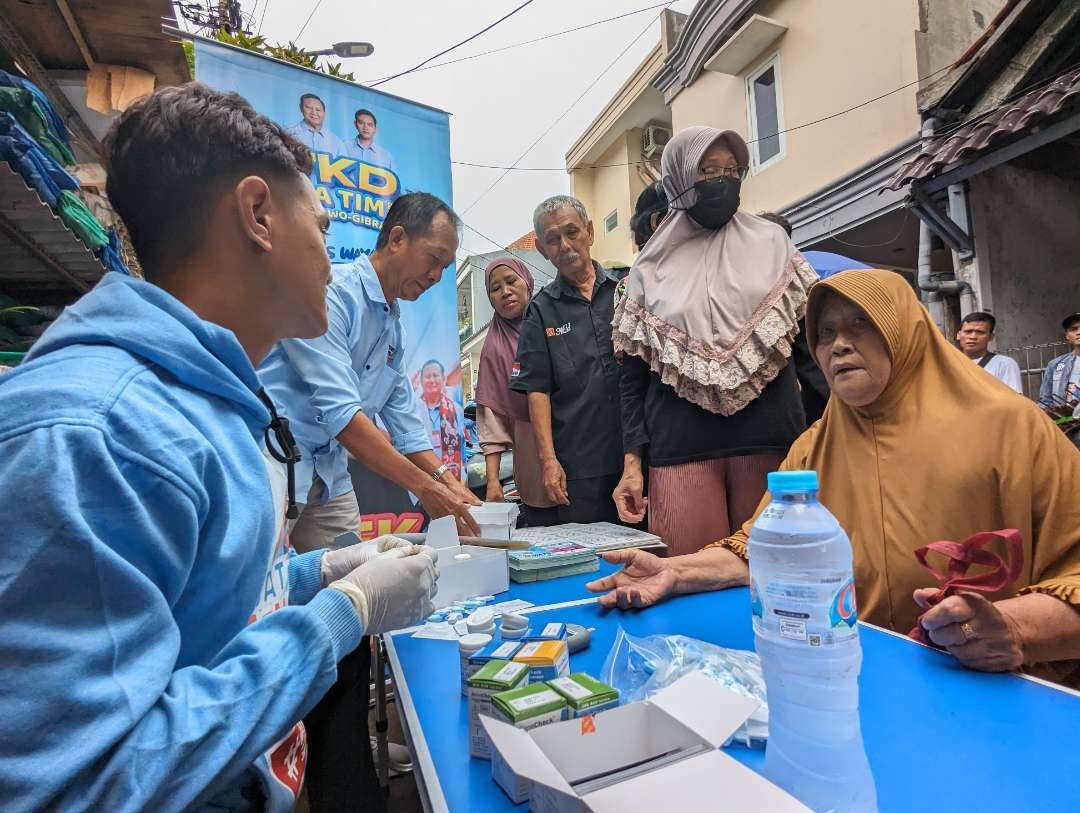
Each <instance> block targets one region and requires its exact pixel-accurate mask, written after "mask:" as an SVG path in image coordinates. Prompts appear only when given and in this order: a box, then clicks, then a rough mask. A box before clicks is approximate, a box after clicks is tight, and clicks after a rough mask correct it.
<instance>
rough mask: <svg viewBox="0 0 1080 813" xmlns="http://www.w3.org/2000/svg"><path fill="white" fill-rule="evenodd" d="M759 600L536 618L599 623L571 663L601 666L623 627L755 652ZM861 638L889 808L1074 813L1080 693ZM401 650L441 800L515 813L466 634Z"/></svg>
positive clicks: (730, 598)
mask: <svg viewBox="0 0 1080 813" xmlns="http://www.w3.org/2000/svg"><path fill="white" fill-rule="evenodd" d="M579 596H580V594H578V597H579ZM574 597H575V596H570V597H569V598H567V599H561V600H570V599H572V598H574ZM528 598H529V600H530V601H533V600H535V599H533V598H532V597H528ZM748 601H749V600H748V597H747V595H746V590H745V589H738V590H727V591H723V592H718V593H705V594H701V595H696V596H682V597H679V598H676V599H674V600H672V601H669V602H667V603H665V604H663V605H660V606H658V607H654V608H651V609H648V610H644V611H640V612H626V613H621V612H605V611H603V610H602V609H601V608H600V607H599V606H598V605H596V604H586V605H581V606H576V607H566V608H562V609H558V610H549V611H540V612H537V613H535V614H534V615H533V618H534V619H535V620H536V622H537V623H543V622H546V621H553V620H559V621H565V622H572V623H578V624H582V625H584V626H587V627H594V628H595V632H594V633H593V641H592V646H591V647H590V648H589V649H587V650H585V651H583V652H580V653H578V654H576V655H574V656H572V663H571V668H572V669H573V670H574V671H585V672H590V673H592V674H598V673H599V672H600V669H601V666H602V665H603V662H604V659H605V658H606V656H607V653H608V650H609V649H610V648H611V645H612V643H613V641H614V638H615V635H616V633H617V630H618V627H619V625H620V624H621V625H622V626H623V628H624V629H625V630H626V631H627V632H628V633H631V634H633V635H653V634H674V633H680V634H683V635H689V636H691V637H694V638H700V639H702V640H705V641H710V642H712V643H715V644H718V645H721V646H728V647H736V648H741V649H752V648H753V634H752V630H751V626H750V614H749V604H748ZM538 603H539V602H538ZM860 640H861V642H862V647H863V653H864V658H863V669H862V674H861V677H860V680H859V685H860V716H861V718H862V729H863V737H864V740H865V742H866V749H867V755H868V757H869V760H870V765H871V767H872V769H873V771H874V778H875V781H876V784H877V793H878V804H879V810H880V811H881V813H893V812H894V811H895V813H901V811H905V812H906V811H911V810H917V809H920V808H923V807H926V806H934V807H940V808H941V809H943V810H951V809H964V810H978V811H981V812H985V811H999V810H1000V811H1014V810H1020V809H1023V810H1026V811H1033V810H1065V809H1074V808H1075V805H1076V800H1077V799H1078V798H1080V771H1078V770H1076V766H1077V756H1076V748H1075V732H1076V731H1077V730H1080V698H1078V697H1076V696H1075V695H1073V694H1070V693H1067V692H1063V691H1060V690H1058V689H1054V688H1051V687H1048V686H1045V685H1042V684H1039V683H1036V682H1034V681H1030V680H1025V679H1023V678H1019V677H1016V676H1012V675H986V674H980V673H976V672H971V671H968V670H965V669H962V668H961V667H959V666H958V665H957V664H956V662H955V661H954V660H953V659H952V658H951V657H949V656H948V655H945V654H942V653H940V652H937V651H935V650H931V649H929V648H926V647H922V646H919V645H917V644H914V643H912V642H910V641H908V640H906V639H904V638H901V637H898V636H895V635H892V634H890V633H887V632H884V631H881V630H878V629H876V628H873V627H866V626H863V627H861V628H860ZM391 649H392V659H393V661H394V663H395V669H396V680H397V681H398V686H399V694H398V699H399V702H401V703H402V710H403V712H404V713H405V715H406V722H407V725H408V726H409V729H410V735H411V737H412V740H413V744H414V747H416V748H417V750H418V752H419V753H421V754H424V753H426V754H430V762H428V764H427V765H426V770H425V764H424V763H425V762H426V759H425V758H423V757H421V759H420V764H419V769H420V770H421V771H422V772H423V774H424V775H423V776H422V779H423V781H424V784H425V786H426V787H427V788H428V792H429V794H430V796H431V798H432V802H433V809H435V810H444V809H446V810H450V811H454V812H455V813H457V812H458V811H473V812H474V813H483V811H496V810H511V809H514V806H513V805H511V804H510V802H509V800H508V799H507V798H506V796H504V795H503V793H502V791H501V790H500V789H499V788H498V786H497V785H495V784H494V783H493V782H492V780H491V765H490V763H489V762H487V761H483V760H476V759H470V757H469V750H468V739H467V727H468V712H467V708H466V704H465V702H464V699H463V698H462V697H461V695H460V694H459V690H458V668H459V667H458V659H457V647H456V646H455V645H454V643H453V642H447V641H432V640H425V639H415V638H410V637H409V636H408V635H407V634H401V635H396V636H394V637H393V639H392V642H391ZM728 753H730V754H731V755H733V756H734V757H736V758H737V759H739V760H740V761H742V762H744V763H746V764H747V765H748V766H750V767H751V768H754V769H755V770H760V768H761V767H762V766H763V765H764V752H761V751H750V750H748V749H744V748H739V747H735V748H731V749H728ZM440 799H444V800H445V806H443V805H442V804H440V803H439V800H440ZM526 808H527V805H522V806H521V809H526Z"/></svg>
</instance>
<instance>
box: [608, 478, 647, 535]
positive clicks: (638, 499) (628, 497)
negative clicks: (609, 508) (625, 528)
mask: <svg viewBox="0 0 1080 813" xmlns="http://www.w3.org/2000/svg"><path fill="white" fill-rule="evenodd" d="M644 493H645V478H644V477H643V476H642V474H641V472H640V471H631V470H624V471H623V476H622V479H621V480H619V485H617V486H616V487H615V491H614V492H612V495H611V497H612V499H614V500H615V507H616V508H617V509H618V511H619V519H621V520H622V521H623V522H629V523H631V524H634V525H636V524H637V523H639V522H641V521H642V520H643V519H645V509H646V508H648V507H649V498H648V497H645V496H643V495H644Z"/></svg>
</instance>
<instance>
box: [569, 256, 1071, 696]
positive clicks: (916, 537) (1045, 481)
mask: <svg viewBox="0 0 1080 813" xmlns="http://www.w3.org/2000/svg"><path fill="white" fill-rule="evenodd" d="M807 338H808V340H809V342H810V347H811V350H812V352H813V353H814V357H815V359H816V360H817V362H818V364H819V366H820V367H821V368H822V370H823V371H824V373H825V377H826V379H828V382H829V386H830V388H831V390H832V396H831V398H830V400H829V405H828V407H826V409H825V415H824V416H823V417H822V419H821V420H820V421H819V422H818V423H816V424H814V426H813V427H811V428H810V429H809V430H808V431H807V432H806V433H804V434H803V435H802V437H800V438H799V439H798V441H797V442H796V443H795V445H794V446H793V447H792V449H791V452H790V454H789V455H788V456H787V459H785V460H784V463H783V465H782V466H781V468H782V469H789V470H795V469H813V470H815V471H817V472H818V475H819V478H820V484H821V488H820V497H821V501H822V503H823V504H824V505H825V506H826V507H827V508H829V510H830V511H832V512H833V514H835V515H836V518H837V519H838V520H839V521H840V524H841V525H842V526H843V527H844V528H845V529H846V530H847V532H848V534H849V535H850V537H851V544H852V549H853V551H854V559H855V587H856V593H857V597H858V603H859V616H860V618H861V619H862V620H864V621H869V622H871V623H874V624H878V625H881V626H883V627H888V628H890V629H893V630H896V631H898V632H904V633H906V632H908V631H909V630H911V629H912V628H913V627H914V626H915V624H916V622H917V621H918V619H919V616H920V615H921V614H922V613H924V612H925V613H926V614H925V615H924V616H923V617H922V619H921V622H920V623H921V625H922V627H923V629H924V630H926V632H927V633H928V635H929V638H930V640H931V641H932V642H934V643H936V644H938V645H940V646H942V647H945V648H946V649H948V651H949V652H951V653H952V654H953V655H954V656H956V658H957V659H959V660H960V661H961V662H962V663H963V664H964V665H966V666H969V667H971V668H974V669H980V670H984V671H1005V670H1011V669H1016V668H1019V667H1021V666H1026V667H1035V666H1038V668H1037V670H1036V671H1038V672H1039V673H1040V674H1042V675H1043V676H1045V677H1050V678H1052V679H1056V680H1060V681H1062V682H1066V683H1069V684H1072V685H1077V684H1080V612H1078V608H1080V452H1078V451H1077V450H1076V449H1075V448H1074V447H1073V446H1072V444H1071V443H1070V442H1069V441H1068V439H1067V438H1066V437H1065V436H1064V435H1063V434H1062V433H1061V432H1060V431H1058V430H1057V428H1056V427H1055V426H1054V425H1053V423H1052V422H1051V421H1050V420H1049V419H1048V418H1047V417H1046V416H1045V415H1044V414H1043V413H1042V411H1041V410H1040V409H1039V408H1038V406H1036V405H1035V404H1034V403H1032V402H1031V401H1028V400H1027V399H1026V398H1023V397H1022V396H1019V395H1017V394H1016V393H1014V392H1013V391H1012V390H1010V389H1009V388H1008V387H1006V386H1005V385H1004V384H1001V383H1000V382H996V381H993V382H989V383H988V381H987V377H986V376H985V375H980V373H981V371H980V370H978V368H977V367H976V366H975V365H973V364H971V363H970V362H969V361H968V360H967V359H966V358H965V357H964V355H963V354H962V353H960V351H959V350H957V349H956V348H954V347H953V346H952V345H951V344H950V343H949V342H948V341H947V340H946V339H945V337H944V336H943V335H942V334H941V333H940V332H939V331H938V330H937V329H936V327H935V326H934V323H933V321H932V320H931V319H930V316H929V314H928V313H927V312H926V310H925V309H924V308H923V307H922V306H921V305H920V304H919V302H918V300H917V299H916V297H915V294H914V292H913V291H912V290H911V287H910V286H909V285H908V284H907V283H906V281H905V280H904V279H903V278H902V277H900V276H899V275H898V274H893V273H890V272H886V271H844V272H842V273H840V274H837V275H836V276H833V277H830V278H829V279H828V280H824V281H822V282H820V283H818V284H817V285H815V286H814V288H813V290H812V292H811V294H810V304H809V311H808V314H807ZM763 508H764V503H763V504H762V506H761V508H759V511H760V510H761V509H763ZM751 525H752V521H751V522H747V524H746V525H744V526H743V528H742V530H740V531H739V532H738V533H735V534H733V535H731V536H729V537H727V538H726V539H724V540H722V541H721V542H718V543H717V544H716V546H714V547H710V548H708V549H706V550H703V551H701V552H699V553H697V554H695V555H692V556H680V557H675V558H673V559H667V560H664V559H658V558H656V557H651V556H649V555H648V554H644V553H641V552H637V551H635V552H626V551H623V552H619V553H617V554H607V555H606V556H605V558H606V559H608V561H613V562H621V563H623V564H624V565H625V567H624V569H623V570H622V571H620V572H619V573H617V574H614V575H612V576H609V577H607V578H605V579H600V580H598V581H596V582H593V583H592V584H590V585H589V589H590V590H593V591H594V592H606V591H611V592H608V593H607V594H606V595H604V596H602V597H601V598H600V602H601V603H602V604H604V605H605V606H619V607H643V606H647V605H649V604H653V603H655V602H657V601H660V600H662V599H663V598H665V597H667V596H669V595H672V594H674V593H688V592H697V591H701V590H715V589H720V588H724V587H732V586H736V585H743V584H746V583H747V567H746V561H745V560H746V556H747V549H746V542H747V538H748V535H749V532H750V527H751ZM1004 528H1015V529H1017V530H1018V531H1019V532H1020V536H1021V538H1022V541H1023V563H1022V566H1021V568H1020V575H1019V577H1018V578H1017V579H1016V581H1015V582H1014V583H1013V584H1011V585H1009V586H1008V587H1006V588H1004V589H1002V590H1000V591H998V592H996V593H991V594H988V595H982V594H978V593H973V592H961V593H959V594H956V595H952V596H950V597H948V598H946V599H944V600H943V601H941V602H940V603H939V604H937V605H936V606H934V607H933V608H932V609H929V610H928V611H927V608H926V605H927V602H928V597H929V596H930V595H931V594H932V593H934V592H935V591H934V590H932V589H929V588H931V587H932V586H933V583H934V580H933V578H932V577H931V576H930V574H929V573H927V572H926V571H925V570H924V569H923V568H922V567H920V566H919V564H918V562H917V561H916V559H915V556H914V553H913V552H914V551H915V550H916V549H917V548H920V547H922V546H924V545H926V544H928V543H930V542H934V541H937V540H954V541H956V542H962V541H964V540H965V539H967V538H968V537H970V536H972V535H973V534H976V533H979V532H982V531H994V530H998V529H1004ZM997 552H998V553H1004V551H1003V549H998V551H997ZM748 609H749V608H748Z"/></svg>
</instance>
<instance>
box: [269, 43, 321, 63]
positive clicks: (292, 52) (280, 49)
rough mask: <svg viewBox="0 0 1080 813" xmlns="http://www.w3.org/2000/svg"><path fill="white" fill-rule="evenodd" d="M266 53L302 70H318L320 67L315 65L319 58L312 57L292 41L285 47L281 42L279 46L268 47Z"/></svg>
mask: <svg viewBox="0 0 1080 813" xmlns="http://www.w3.org/2000/svg"><path fill="white" fill-rule="evenodd" d="M264 53H266V54H269V55H270V56H272V57H274V58H275V59H280V60H283V61H285V62H291V63H293V64H294V65H299V66H300V67H302V68H315V69H316V70H318V65H316V64H315V63H316V62H317V61H318V59H319V58H318V57H316V56H312V55H311V54H309V53H308V52H307V51H305V50H304V49H303V48H301V47H300V46H299V45H297V44H296V43H294V42H292V41H289V42H287V43H285V44H284V45H283V44H281V43H280V42H279V43H278V44H277V45H271V46H268V47H267V48H266V49H264Z"/></svg>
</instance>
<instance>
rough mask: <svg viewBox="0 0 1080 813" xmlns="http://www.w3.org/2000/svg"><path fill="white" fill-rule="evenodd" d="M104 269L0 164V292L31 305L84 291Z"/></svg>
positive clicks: (19, 179)
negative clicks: (13, 295)
mask: <svg viewBox="0 0 1080 813" xmlns="http://www.w3.org/2000/svg"><path fill="white" fill-rule="evenodd" d="M104 274H105V267H104V266H103V265H102V264H101V261H100V260H99V259H98V258H97V257H95V256H94V255H93V253H92V252H91V251H90V249H88V248H87V247H86V245H85V244H84V243H83V242H82V240H80V239H79V238H78V236H76V234H75V233H74V232H73V231H71V229H69V228H68V227H67V226H66V225H64V223H63V221H62V220H60V218H58V217H57V216H56V214H55V213H54V212H53V210H52V209H51V208H50V207H49V205H48V204H47V203H45V202H44V201H43V200H42V199H41V198H40V197H39V196H38V194H37V192H35V191H34V190H33V189H30V188H29V187H28V186H27V185H26V182H25V181H23V179H22V176H20V175H19V174H18V173H17V172H15V171H14V170H13V169H12V168H11V166H10V165H9V164H8V163H7V162H0V289H3V290H4V291H5V292H12V293H13V292H18V295H19V298H20V299H21V300H26V301H28V302H32V303H33V304H63V303H64V302H71V301H74V300H75V299H76V298H77V297H79V296H80V295H82V294H83V293H85V292H86V291H89V290H90V289H91V288H92V287H93V286H94V284H95V283H96V282H97V281H98V280H99V279H101V277H102V276H103V275H104Z"/></svg>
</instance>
